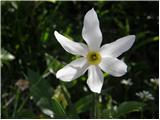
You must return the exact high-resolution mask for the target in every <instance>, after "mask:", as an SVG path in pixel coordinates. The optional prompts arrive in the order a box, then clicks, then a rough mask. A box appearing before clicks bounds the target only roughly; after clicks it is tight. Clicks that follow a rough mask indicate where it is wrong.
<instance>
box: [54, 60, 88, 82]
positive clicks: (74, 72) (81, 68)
mask: <svg viewBox="0 0 160 120" xmlns="http://www.w3.org/2000/svg"><path fill="white" fill-rule="evenodd" d="M87 68H88V63H87V60H86V58H84V57H82V58H79V59H77V60H74V61H72V62H71V63H69V64H68V65H66V66H65V67H63V68H62V69H60V70H59V71H58V72H57V73H56V77H57V78H59V79H60V80H62V81H72V80H74V79H76V78H78V77H80V76H81V75H82V74H84V73H85V71H86V70H87Z"/></svg>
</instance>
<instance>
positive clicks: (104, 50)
mask: <svg viewBox="0 0 160 120" xmlns="http://www.w3.org/2000/svg"><path fill="white" fill-rule="evenodd" d="M134 41H135V35H129V36H126V37H123V38H120V39H118V40H116V41H115V42H112V43H110V44H105V45H103V46H102V47H101V49H100V53H101V56H102V57H107V56H111V57H118V56H120V55H121V54H122V53H124V52H125V51H127V50H128V49H130V48H131V46H132V45H133V43H134Z"/></svg>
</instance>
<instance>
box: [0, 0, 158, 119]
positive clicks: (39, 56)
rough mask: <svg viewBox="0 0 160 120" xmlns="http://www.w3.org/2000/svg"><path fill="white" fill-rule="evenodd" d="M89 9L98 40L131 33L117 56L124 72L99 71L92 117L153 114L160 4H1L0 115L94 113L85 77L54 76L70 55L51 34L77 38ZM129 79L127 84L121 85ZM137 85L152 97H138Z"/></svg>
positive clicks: (79, 115) (155, 109) (155, 114)
mask: <svg viewBox="0 0 160 120" xmlns="http://www.w3.org/2000/svg"><path fill="white" fill-rule="evenodd" d="M91 8H94V9H95V10H96V12H97V14H98V18H99V21H100V28H101V31H102V34H103V44H105V43H109V42H112V41H114V40H116V39H118V38H120V37H123V36H126V35H129V34H134V35H136V42H135V44H134V46H133V47H132V48H131V49H130V51H128V52H126V53H124V54H123V55H122V56H123V57H120V58H121V59H123V60H124V61H125V62H126V63H127V65H128V68H129V69H128V73H127V74H126V75H125V76H123V77H120V78H115V77H112V76H109V75H108V74H106V73H105V74H104V76H105V83H104V85H103V89H102V93H101V94H100V95H98V98H97V102H96V105H95V107H96V114H97V118H158V112H159V109H158V106H159V97H158V87H156V86H155V84H151V83H150V82H151V81H150V79H151V78H158V77H159V76H158V73H159V72H158V68H159V62H158V60H159V59H158V55H159V51H158V49H159V44H158V43H159V36H158V33H159V29H158V17H159V16H158V8H159V3H158V1H154V2H151V1H150V2H149V1H148V2H137V1H136V2H122V1H121V2H112V1H99V2H98V1H97V2H76V1H70V2H62V1H48V2H44V1H35V2H34V1H32V2H27V1H26V2H20V1H17V2H16V1H8V2H7V1H2V2H1V47H2V48H1V68H2V71H1V72H2V80H1V83H2V84H1V90H2V95H1V98H2V104H1V105H2V116H1V117H2V118H93V102H94V100H93V93H92V92H91V91H90V90H89V88H88V86H87V85H86V79H87V75H84V76H82V77H80V78H78V79H77V80H74V81H72V82H69V83H65V82H62V81H60V80H58V79H56V77H55V73H56V71H57V70H59V69H60V68H62V67H63V66H64V65H66V64H67V63H69V62H70V61H72V60H73V59H75V58H76V57H75V56H72V55H71V54H68V53H67V52H65V51H64V49H62V47H61V46H60V44H59V43H58V42H57V41H56V39H55V37H54V34H53V33H54V31H55V30H57V31H59V32H60V33H62V34H64V35H65V36H67V37H69V38H71V39H74V40H75V41H78V42H83V39H82V37H81V31H82V27H83V18H84V15H85V13H86V12H87V11H88V10H90V9H91ZM71 36H72V37H71ZM2 65H3V66H2ZM129 78H131V80H132V82H133V85H132V86H125V85H123V84H121V80H123V79H129ZM20 79H24V80H27V81H29V88H28V89H26V90H24V91H21V90H20V89H19V88H18V87H19V86H17V85H15V84H16V82H17V81H18V80H20ZM22 87H23V86H22ZM142 90H147V91H149V92H150V93H151V94H152V95H153V97H154V100H149V101H147V102H146V101H143V100H141V99H139V98H138V97H137V96H136V93H137V92H139V91H142ZM148 106H150V107H148Z"/></svg>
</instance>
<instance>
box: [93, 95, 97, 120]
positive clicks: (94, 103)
mask: <svg viewBox="0 0 160 120" xmlns="http://www.w3.org/2000/svg"><path fill="white" fill-rule="evenodd" d="M93 118H94V119H96V118H97V94H96V93H93Z"/></svg>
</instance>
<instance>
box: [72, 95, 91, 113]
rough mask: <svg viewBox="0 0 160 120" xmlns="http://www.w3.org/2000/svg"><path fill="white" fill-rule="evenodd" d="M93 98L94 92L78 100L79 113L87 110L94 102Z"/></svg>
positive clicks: (76, 106) (76, 105)
mask: <svg viewBox="0 0 160 120" xmlns="http://www.w3.org/2000/svg"><path fill="white" fill-rule="evenodd" d="M92 98H93V97H92V94H90V95H87V96H85V97H83V98H81V99H80V100H79V101H77V102H76V104H75V108H76V111H77V113H82V112H85V111H87V110H88V109H89V108H90V106H91V104H92Z"/></svg>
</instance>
